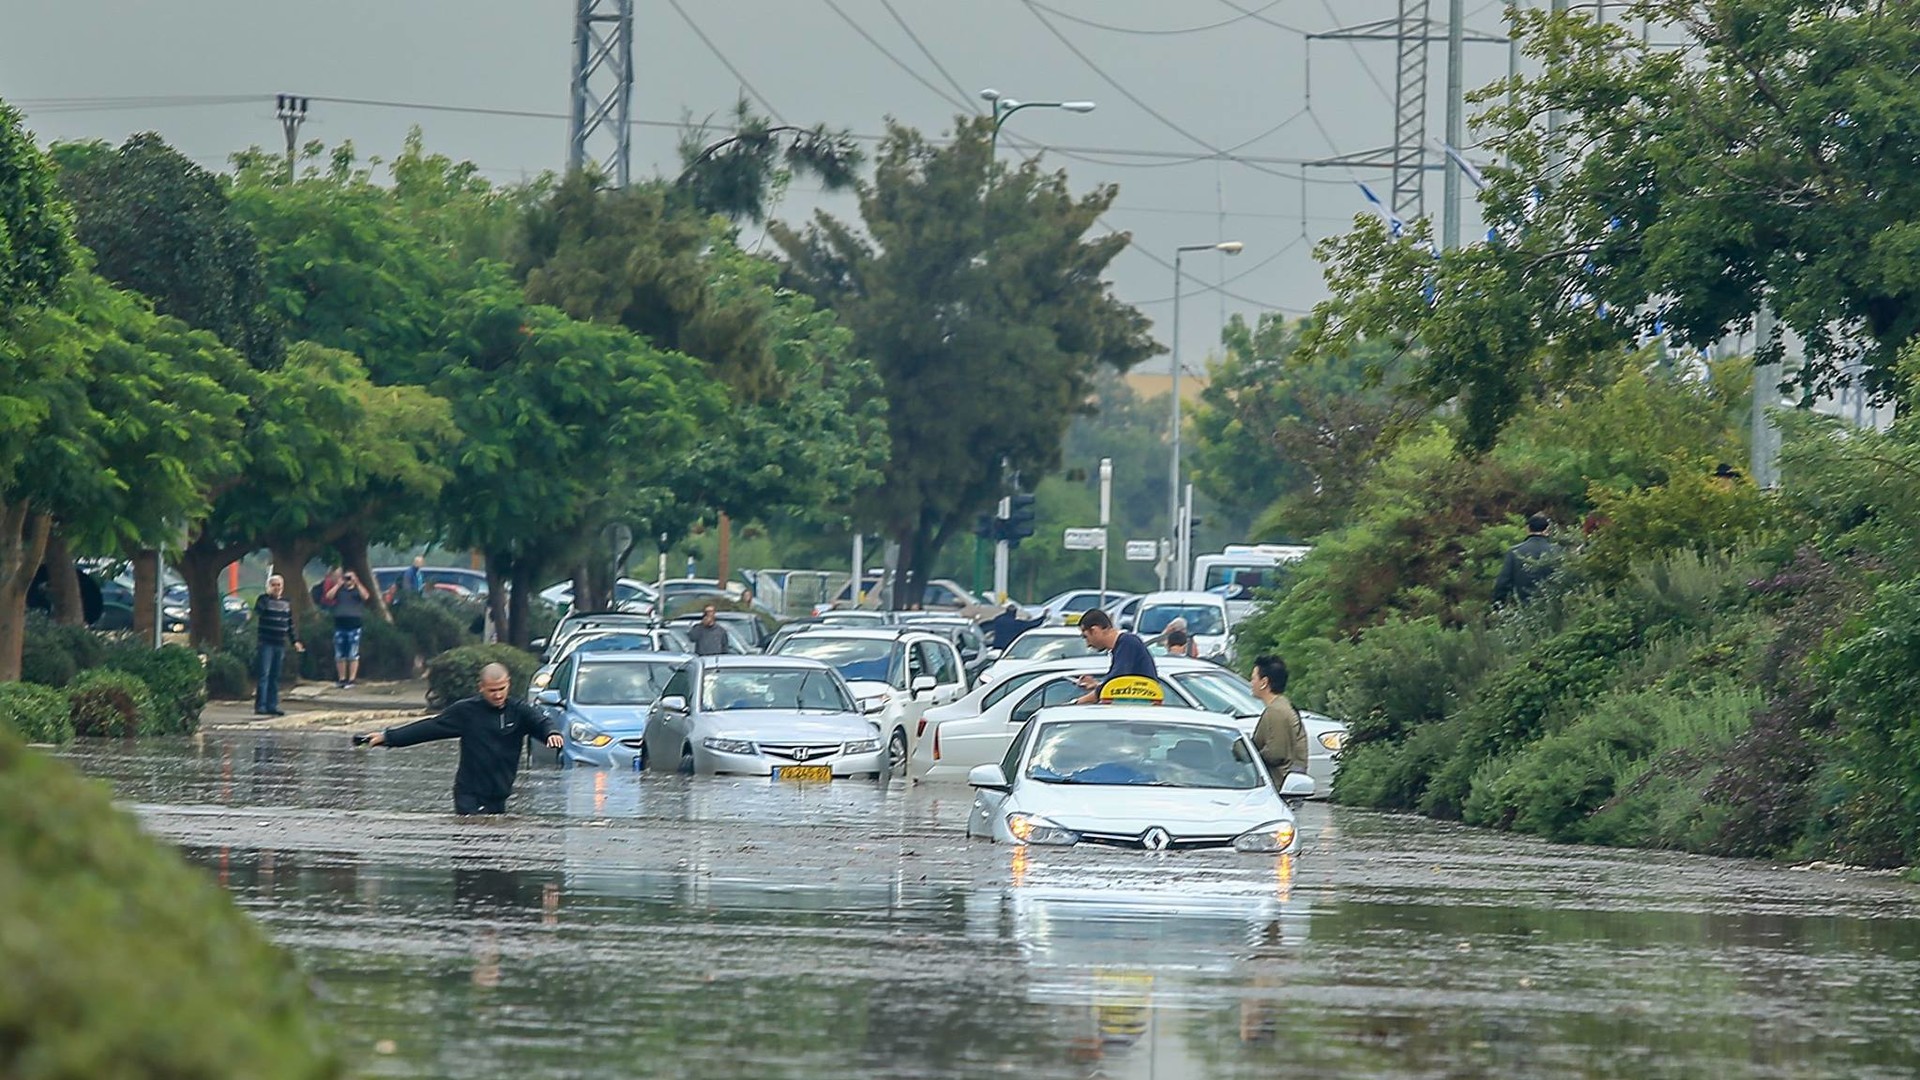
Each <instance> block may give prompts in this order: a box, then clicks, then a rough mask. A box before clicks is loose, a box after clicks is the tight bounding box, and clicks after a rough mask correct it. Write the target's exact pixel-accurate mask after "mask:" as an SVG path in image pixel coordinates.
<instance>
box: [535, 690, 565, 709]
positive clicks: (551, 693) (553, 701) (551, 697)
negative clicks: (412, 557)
mask: <svg viewBox="0 0 1920 1080" xmlns="http://www.w3.org/2000/svg"><path fill="white" fill-rule="evenodd" d="M535 700H537V701H539V702H540V704H542V705H558V704H560V701H561V698H560V691H558V690H542V691H540V696H539V697H538V698H537V699H535Z"/></svg>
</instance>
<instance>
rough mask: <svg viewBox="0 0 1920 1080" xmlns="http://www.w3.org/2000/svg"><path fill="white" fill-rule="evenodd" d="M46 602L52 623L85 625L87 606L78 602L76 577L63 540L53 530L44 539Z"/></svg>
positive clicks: (56, 530) (71, 554) (56, 531)
mask: <svg viewBox="0 0 1920 1080" xmlns="http://www.w3.org/2000/svg"><path fill="white" fill-rule="evenodd" d="M46 564H47V599H48V601H50V602H51V603H52V605H53V621H54V622H57V623H59V624H60V625H61V626H85V625H87V605H86V602H85V601H84V600H82V599H81V598H80V573H79V571H78V570H77V569H75V567H74V565H73V551H72V550H71V549H70V548H68V547H67V538H66V537H65V536H63V535H61V533H60V530H59V529H58V528H55V529H54V530H53V531H52V532H51V533H50V534H49V535H48V536H47V559H46Z"/></svg>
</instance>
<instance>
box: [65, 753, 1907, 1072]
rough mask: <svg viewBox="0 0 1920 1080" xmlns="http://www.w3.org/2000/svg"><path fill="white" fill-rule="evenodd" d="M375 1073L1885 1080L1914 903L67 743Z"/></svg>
mask: <svg viewBox="0 0 1920 1080" xmlns="http://www.w3.org/2000/svg"><path fill="white" fill-rule="evenodd" d="M67 756H68V757H69V758H70V759H71V760H72V761H74V762H75V763H76V764H78V765H79V766H80V767H81V768H83V769H84V770H86V771H87V772H88V773H90V774H92V775H94V776H97V777H100V778H102V779H105V780H107V781H109V782H110V783H111V784H112V785H113V787H114V788H115V790H116V791H117V792H118V794H119V796H120V798H121V799H122V800H123V801H124V802H125V803H126V804H127V805H128V806H130V807H131V808H132V809H134V810H135V811H136V812H137V813H138V814H139V815H140V816H141V818H142V819H143V821H144V822H145V823H146V825H147V827H148V828H149V829H150V830H151V831H152V832H154V833H155V834H156V835H158V836H161V837H163V838H166V839H168V840H171V841H173V842H175V843H178V844H179V845H181V847H182V848H183V849H184V850H185V851H186V852H187V854H188V856H189V857H190V858H191V859H192V860H194V861H195V862H196V863H198V864H200V865H202V866H204V867H206V869H207V871H208V872H209V873H210V874H212V875H214V876H215V877H217V879H218V880H219V881H220V883H221V884H222V885H224V886H225V887H226V888H228V889H229V890H230V891H231V892H232V893H233V895H234V896H235V897H236V898H237V899H238V901H239V902H240V903H241V904H242V905H243V906H244V907H245V908H246V909H247V910H248V911H249V912H251V913H252V914H253V915H254V916H255V917H256V918H258V919H259V920H260V922H261V923H262V924H263V925H264V926H265V927H266V928H267V930H268V931H269V933H271V934H272V935H273V936H274V937H275V938H276V939H277V940H279V941H280V942H282V943H284V944H285V945H286V946H287V947H289V948H290V949H292V950H293V952H294V953H295V954H296V955H297V956H298V957H299V958H300V960H301V962H302V963H303V964H304V965H305V966H306V968H307V969H308V970H309V971H311V972H312V973H313V975H314V977H315V979H316V982H317V984H318V986H319V988H320V993H321V995H322V999H323V1008H324V1010H325V1011H326V1013H327V1014H328V1016H329V1017H330V1019H331V1020H332V1021H333V1022H334V1024H335V1025H336V1027H337V1029H338V1031H339V1034H340V1038H341V1041H342V1043H343V1045H344V1046H345V1048H346V1051H347V1053H348V1055H349V1057H350V1059H351V1060H352V1061H353V1062H354V1063H355V1067H356V1069H357V1070H358V1071H359V1072H360V1074H361V1075H366V1076H376V1077H401V1076H404V1077H461V1078H463V1080H464V1078H475V1080H481V1078H493V1077H499V1078H503V1080H504V1078H509V1077H511V1078H516V1080H519V1078H532V1077H626V1076H659V1077H715V1078H719V1077H752V1078H756V1080H757V1078H772V1077H796V1078H798V1077H820V1078H827V1077H849V1076H863V1077H972V1076H1019V1077H1077V1078H1085V1077H1095V1076H1108V1077H1141V1078H1145V1077H1164V1078H1187V1077H1191V1078H1203V1077H1204V1078H1214V1077H1272V1076H1277V1075H1301V1076H1364V1077H1478V1076H1494V1075H1498V1076H1502V1077H1531V1076H1540V1077H1548V1076H1551V1077H1696V1076H1699V1077H1840V1076H1844V1077H1896V1076H1898V1077H1907V1076H1913V1075H1915V1074H1916V1073H1920V1025H1915V1024H1914V1023H1913V1022H1912V1015H1913V1011H1912V1010H1913V1005H1914V1003H1915V1002H1916V1001H1920V918H1917V916H1920V889H1916V888H1915V887H1914V886H1911V885H1908V884H1905V883H1903V882H1900V881H1899V880H1897V879H1895V878H1893V877H1890V876H1886V875H1879V874H1863V873H1837V872H1830V871H1810V870H1805V869H1792V868H1785V867H1777V866H1772V865H1766V864H1757V863H1746V862H1735V861H1729V860H1719V859H1708V858H1697V857H1690V856H1681V855H1671V854H1664V853H1651V852H1621V851H1606V850H1599V849H1590V848H1572V847H1559V846H1552V845H1547V844H1542V843H1539V842H1536V841H1532V840H1529V839H1526V838H1518V837H1511V836H1503V835H1498V834H1492V833H1486V832H1482V831H1478V830H1472V829H1466V828H1460V827H1449V826H1445V825H1439V824H1435V823H1432V822H1428V821H1423V820H1420V819H1416V818H1406V817H1393V816H1386V815H1380V814H1373V813H1368V812H1364V811H1354V810H1348V809H1345V808H1337V807H1328V806H1324V805H1318V804H1315V805H1309V806H1308V807H1307V808H1306V809H1305V810H1303V811H1302V814H1301V832H1302V836H1303V839H1304V842H1305V845H1306V849H1305V850H1304V851H1303V853H1302V854H1301V855H1300V856H1298V857H1297V858H1293V859H1274V858H1271V857H1256V856H1245V855H1232V854H1227V853H1185V854H1171V855H1155V854H1146V853H1127V852H1119V851H1112V850H1088V851H1080V850H1052V851H1048V850H1038V849H1036V850H1032V851H1027V852H1022V851H1017V850H1008V849H1004V848H995V847H992V846H989V845H984V844H980V843H977V842H975V843H969V842H967V841H966V840H965V839H964V838H963V837H962V835H961V833H960V828H961V824H962V823H963V822H964V819H965V814H966V810H967V807H968V805H969V803H970V796H969V794H968V793H967V792H966V791H965V790H964V789H953V788H934V789H928V788H906V787H902V786H900V785H897V784H896V785H892V786H881V785H875V784H872V783H864V782H855V783H846V782H840V781H836V782H834V783H833V784H831V785H776V784H770V783H769V782H768V781H765V780H754V781H749V780H729V779H717V778H698V779H692V780H687V779H681V778H677V777H671V778H667V777H660V778H656V777H652V776H649V777H646V778H644V779H641V778H638V777H634V776H629V775H618V774H605V773H592V772H569V773H561V772H558V771H557V770H554V769H552V768H551V767H550V766H545V765H540V766H536V767H534V769H533V770H532V772H531V773H530V774H527V773H523V775H522V782H521V787H520V790H519V791H518V792H517V793H516V795H515V796H514V800H513V802H512V803H511V804H510V805H511V807H512V808H513V809H514V810H515V814H513V815H511V816H509V817H507V818H503V819H498V820H489V821H461V820H457V819H455V818H453V817H452V816H451V815H450V814H449V813H448V812H447V811H448V808H449V806H450V804H451V797H450V794H449V792H448V785H449V784H450V782H451V777H452V771H453V762H454V750H453V747H452V746H451V745H440V746H432V747H420V748H414V749H409V750H404V751H386V752H382V751H365V750H353V749H349V748H348V747H347V746H346V745H345V740H344V738H343V737H342V736H340V735H339V734H316V733H311V732H291V731H217V732H212V733H209V734H206V735H204V736H202V737H201V738H198V739H195V740H192V741H185V740H176V741H166V740H150V741H142V742H135V743H125V744H119V743H115V744H90V745H83V746H80V747H78V748H76V749H74V750H72V751H71V752H70V753H69V754H68V755H67Z"/></svg>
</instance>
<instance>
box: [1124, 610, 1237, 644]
mask: <svg viewBox="0 0 1920 1080" xmlns="http://www.w3.org/2000/svg"><path fill="white" fill-rule="evenodd" d="M1175 619H1185V620H1187V634H1188V635H1189V636H1195V635H1206V636H1211V635H1214V634H1224V633H1226V632H1227V625H1226V620H1225V618H1224V617H1223V616H1222V613H1221V609H1220V608H1218V607H1216V606H1214V605H1212V604H1155V605H1154V606H1152V607H1150V608H1147V609H1146V610H1144V611H1142V612H1141V613H1140V623H1139V625H1138V626H1136V627H1134V629H1135V630H1136V631H1137V632H1139V633H1140V634H1143V635H1145V634H1159V633H1164V632H1165V631H1166V629H1167V626H1168V625H1169V624H1171V623H1172V622H1173V620H1175Z"/></svg>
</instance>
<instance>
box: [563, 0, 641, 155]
mask: <svg viewBox="0 0 1920 1080" xmlns="http://www.w3.org/2000/svg"><path fill="white" fill-rule="evenodd" d="M570 96H571V98H572V103H573V108H572V112H571V114H570V116H569V117H568V121H567V171H568V172H576V171H578V170H580V169H582V168H585V167H586V165H587V163H588V162H589V161H591V162H592V163H593V164H594V165H597V166H599V167H600V169H601V170H602V171H603V172H605V173H606V174H607V175H608V176H609V177H610V178H611V179H612V180H613V182H614V183H615V184H617V185H619V186H620V187H626V186H627V177H628V173H629V169H630V167H631V164H632V160H633V126H632V124H631V121H632V119H633V0H574V15H573V77H572V80H571V83H570Z"/></svg>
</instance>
